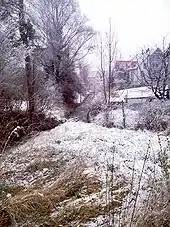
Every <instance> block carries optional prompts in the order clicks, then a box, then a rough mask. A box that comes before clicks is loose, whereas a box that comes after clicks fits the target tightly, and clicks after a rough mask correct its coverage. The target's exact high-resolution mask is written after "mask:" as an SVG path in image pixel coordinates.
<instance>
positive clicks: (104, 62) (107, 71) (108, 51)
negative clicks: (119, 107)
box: [99, 19, 117, 104]
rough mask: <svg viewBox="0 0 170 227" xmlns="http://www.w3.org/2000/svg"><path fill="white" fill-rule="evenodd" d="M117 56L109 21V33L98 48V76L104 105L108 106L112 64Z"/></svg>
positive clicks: (111, 85) (115, 41)
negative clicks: (101, 84)
mask: <svg viewBox="0 0 170 227" xmlns="http://www.w3.org/2000/svg"><path fill="white" fill-rule="evenodd" d="M116 56H117V40H116V39H115V34H114V33H113V32H112V23H111V19H109V33H108V34H106V39H105V40H104V42H103V40H101V46H100V70H99V71H100V74H101V76H102V82H103V93H104V99H105V103H106V104H110V97H111V88H112V87H113V81H114V78H113V77H114V62H115V60H116Z"/></svg>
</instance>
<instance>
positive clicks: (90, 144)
mask: <svg viewBox="0 0 170 227" xmlns="http://www.w3.org/2000/svg"><path fill="white" fill-rule="evenodd" d="M162 140H163V142H162V146H165V145H166V143H165V138H164V137H162ZM148 144H150V145H149V146H150V149H149V154H150V155H151V157H152V156H153V155H155V154H156V153H157V152H158V151H159V150H160V145H159V143H158V137H157V135H156V134H154V133H150V132H147V131H146V132H142V131H131V130H121V129H117V128H112V129H108V128H104V127H102V126H99V125H96V124H87V123H83V122H66V123H64V124H63V125H60V126H59V127H56V128H55V129H52V130H50V131H46V132H41V133H40V134H39V135H37V136H36V137H34V138H32V139H30V140H29V141H27V142H26V143H25V144H23V145H20V146H18V147H16V148H14V149H12V150H11V151H10V152H9V154H7V155H6V157H5V159H4V161H3V162H1V165H0V168H2V167H4V168H5V169H6V170H7V171H8V172H13V175H12V177H10V178H9V182H11V183H17V184H20V185H27V184H32V183H34V182H35V178H38V177H42V178H43V177H44V173H46V171H47V169H46V168H44V169H43V170H42V171H41V172H38V173H37V174H38V175H31V174H28V173H27V169H28V166H29V165H30V163H33V162H34V161H37V160H39V161H40V160H41V159H42V160H44V159H45V160H49V159H50V160H53V161H55V160H59V159H62V158H63V157H64V159H65V160H69V161H72V160H73V159H74V158H75V157H83V158H84V159H85V160H86V161H87V163H88V165H89V167H92V168H93V169H94V170H95V171H96V172H97V173H98V174H101V176H104V175H103V174H104V171H103V170H104V169H105V167H106V164H107V163H110V162H111V160H113V155H114V165H115V166H117V168H118V169H119V171H120V173H121V174H123V175H124V176H126V177H131V174H132V166H133V160H134V157H135V158H136V174H137V175H139V174H140V171H141V169H142V165H143V160H144V157H145V153H146V151H147V149H148ZM151 160H152V158H151ZM148 165H149V167H150V168H152V167H153V166H154V165H155V164H154V163H153V162H152V161H149V162H148ZM157 169H158V171H159V168H157Z"/></svg>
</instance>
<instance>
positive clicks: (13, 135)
mask: <svg viewBox="0 0 170 227" xmlns="http://www.w3.org/2000/svg"><path fill="white" fill-rule="evenodd" d="M60 123H61V121H57V120H55V119H54V118H50V117H48V118H47V117H46V116H45V114H43V113H35V114H34V115H33V118H32V120H30V118H29V115H28V113H24V112H11V111H7V112H1V113H0V151H3V150H4V149H5V148H6V147H8V146H12V145H14V144H15V143H16V142H19V141H20V140H21V139H22V138H23V137H24V136H26V135H30V134H31V133H32V132H40V131H46V130H50V129H52V128H54V127H56V126H58V125H59V124H60Z"/></svg>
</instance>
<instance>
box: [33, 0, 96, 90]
mask: <svg viewBox="0 0 170 227" xmlns="http://www.w3.org/2000/svg"><path fill="white" fill-rule="evenodd" d="M35 8H36V12H37V15H36V16H38V18H39V19H38V20H37V26H38V28H39V30H40V31H41V37H42V40H43V46H44V58H42V59H43V65H44V68H45V70H46V73H47V75H48V76H52V77H53V78H54V80H55V83H56V84H59V86H61V87H63V88H64V89H63V92H65V87H67V85H68V84H71V83H74V84H76V76H75V75H76V70H75V69H76V67H78V65H79V62H80V60H81V59H83V58H84V57H85V56H86V55H87V54H88V53H89V51H91V49H92V48H93V43H92V42H91V40H92V38H93V37H94V35H95V33H94V31H93V29H92V28H91V27H90V26H88V25H87V19H86V18H85V17H84V16H82V14H81V12H80V9H79V6H78V4H77V2H76V1H75V0H41V1H40V0H39V1H37V3H35ZM78 87H80V86H77V88H78Z"/></svg>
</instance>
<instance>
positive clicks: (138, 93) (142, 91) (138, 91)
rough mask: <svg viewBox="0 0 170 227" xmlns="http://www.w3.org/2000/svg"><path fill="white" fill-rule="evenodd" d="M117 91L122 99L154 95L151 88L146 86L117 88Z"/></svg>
mask: <svg viewBox="0 0 170 227" xmlns="http://www.w3.org/2000/svg"><path fill="white" fill-rule="evenodd" d="M117 93H118V95H119V96H120V97H121V98H122V99H123V98H128V99H132V98H148V97H155V96H154V94H153V92H152V90H151V89H150V88H148V87H138V88H129V89H124V90H119V91H118V92H117Z"/></svg>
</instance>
